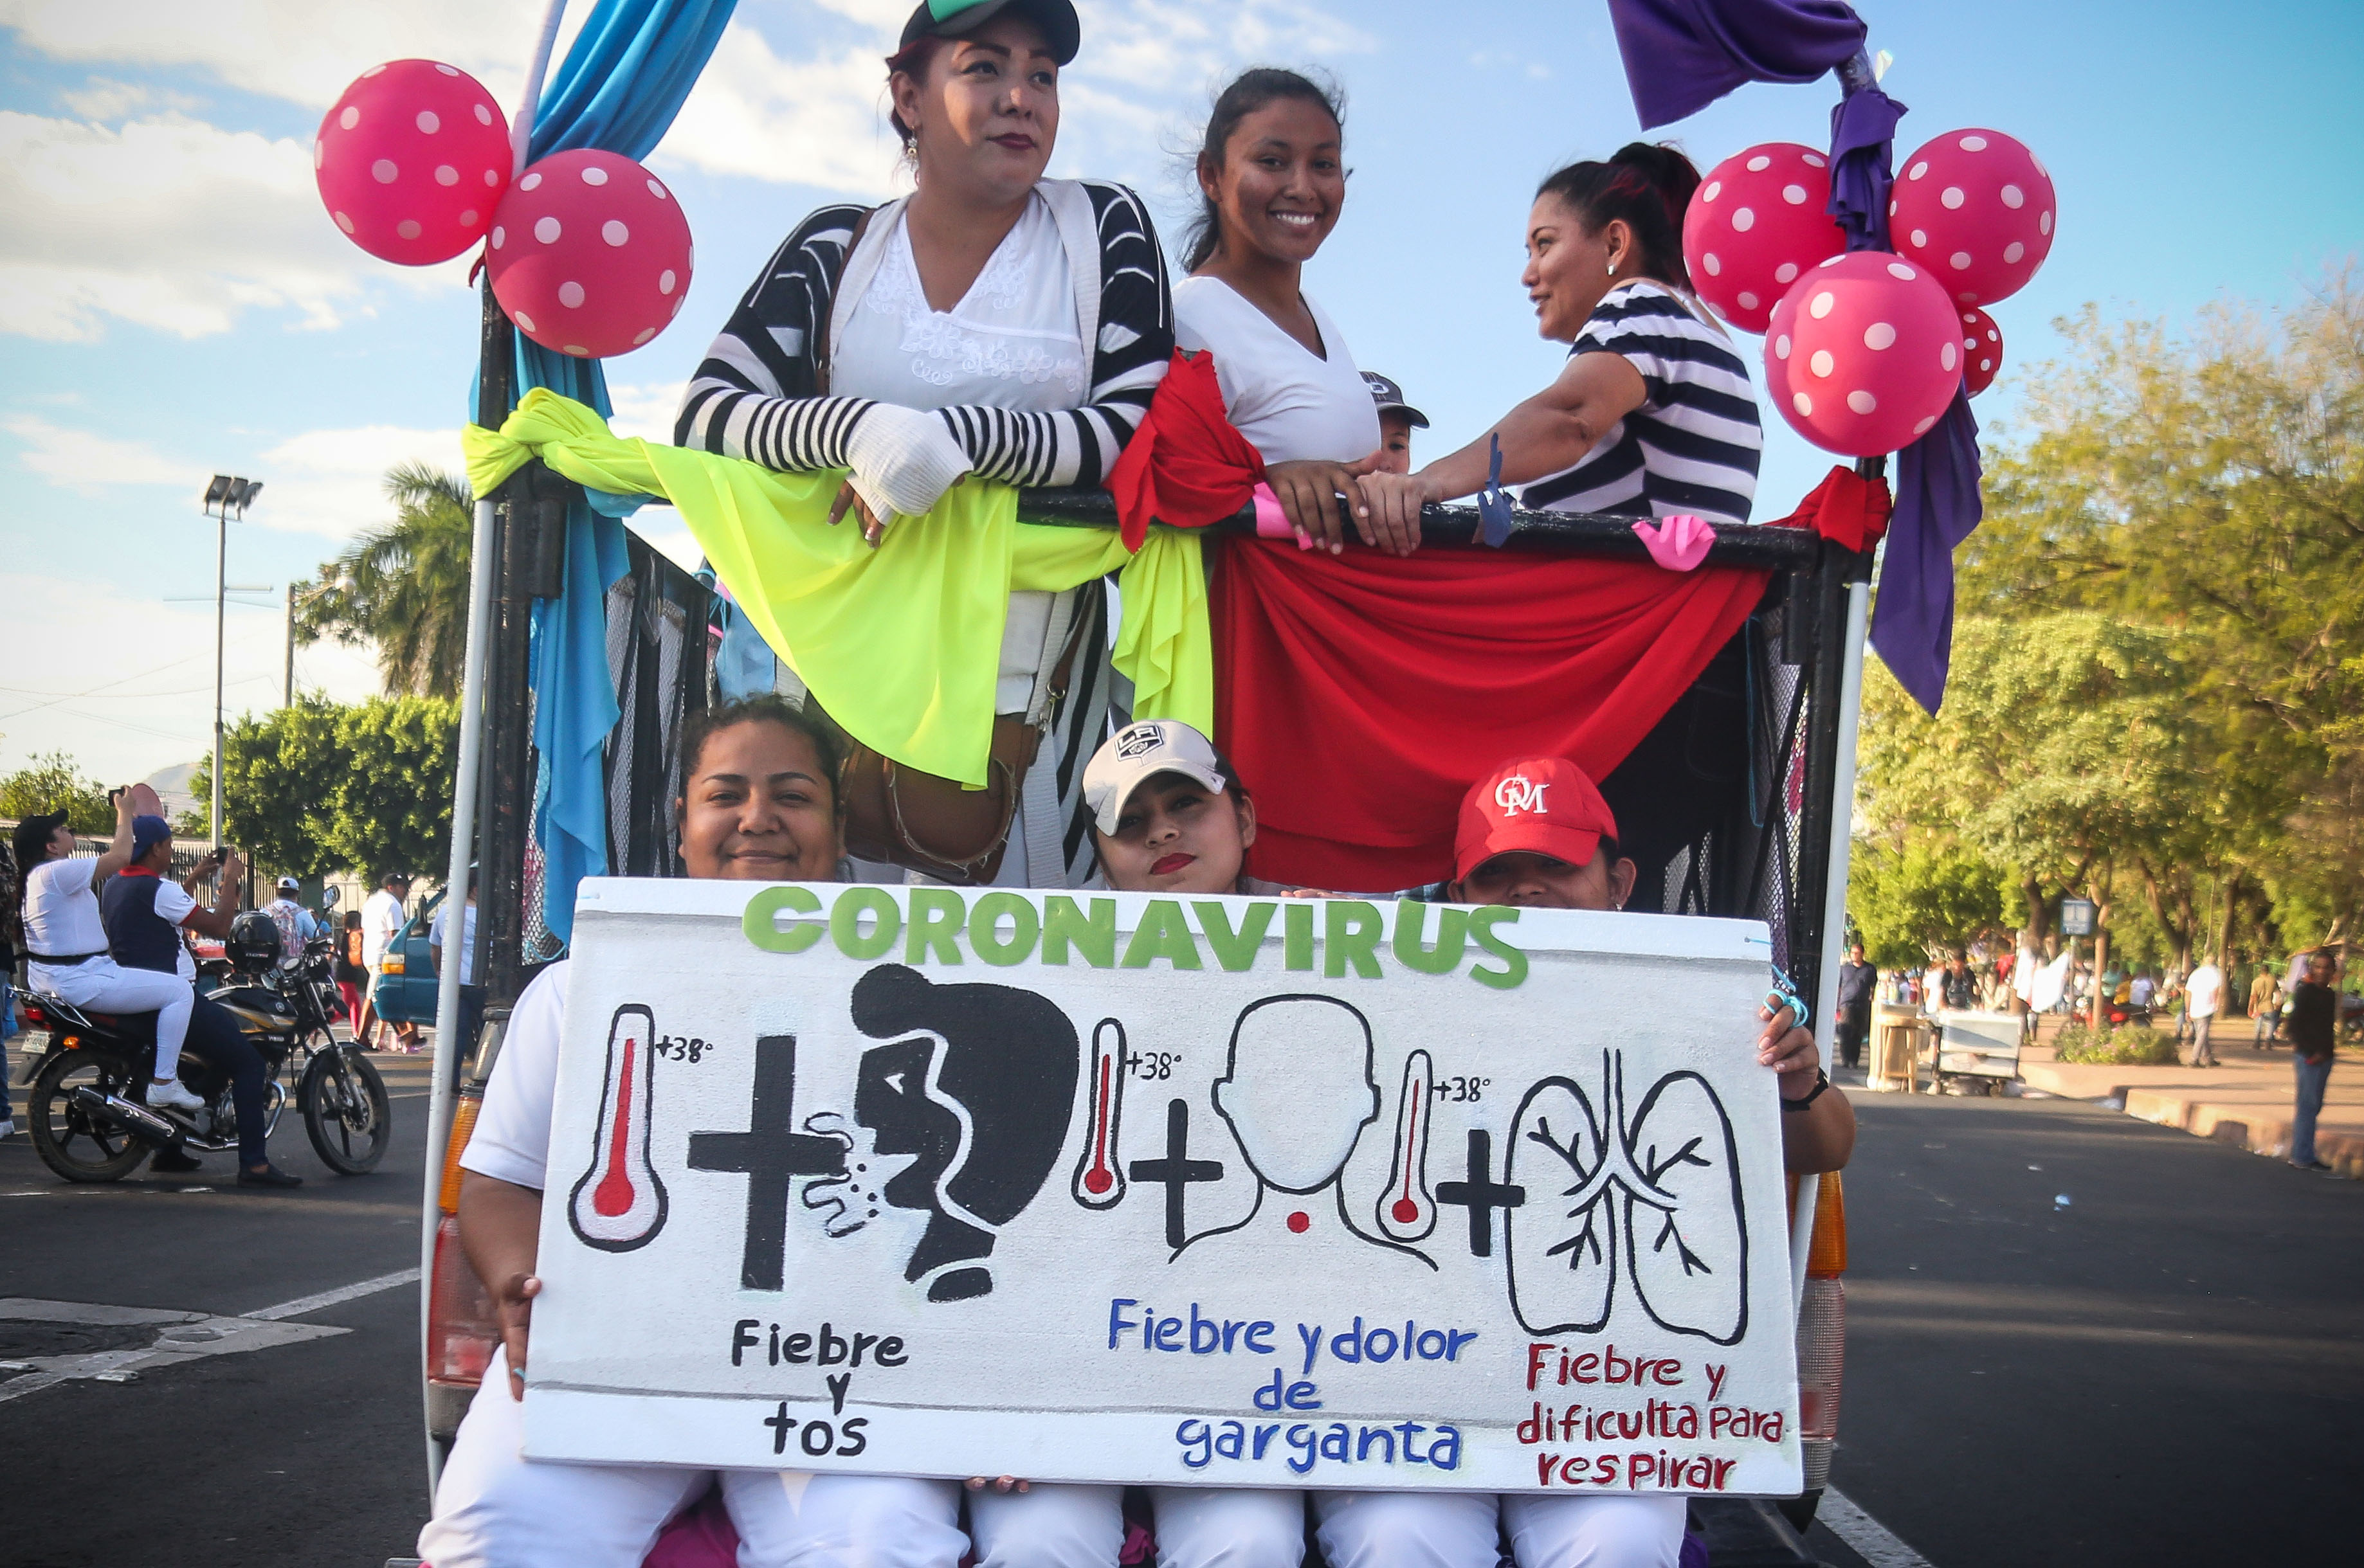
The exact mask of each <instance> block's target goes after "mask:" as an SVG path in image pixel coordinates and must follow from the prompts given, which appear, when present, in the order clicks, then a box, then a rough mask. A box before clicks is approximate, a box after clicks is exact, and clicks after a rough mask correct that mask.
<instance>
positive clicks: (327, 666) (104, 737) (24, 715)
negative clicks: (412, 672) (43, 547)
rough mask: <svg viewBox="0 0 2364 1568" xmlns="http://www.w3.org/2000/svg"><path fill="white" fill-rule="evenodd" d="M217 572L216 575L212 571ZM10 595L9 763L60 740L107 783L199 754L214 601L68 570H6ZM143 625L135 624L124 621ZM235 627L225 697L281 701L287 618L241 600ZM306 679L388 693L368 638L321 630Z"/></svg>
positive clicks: (207, 728) (208, 716)
mask: <svg viewBox="0 0 2364 1568" xmlns="http://www.w3.org/2000/svg"><path fill="white" fill-rule="evenodd" d="M211 586H212V582H211V573H210V572H208V573H207V581H206V588H207V589H208V590H210V588H211ZM0 596H5V597H6V600H7V602H8V603H9V605H10V606H12V608H11V610H10V616H9V633H10V638H9V657H8V661H7V665H6V672H5V673H0V771H6V770H8V769H12V768H16V767H19V766H22V765H23V763H24V762H25V760H26V759H28V758H29V757H31V756H33V755H35V754H36V753H39V752H42V751H65V752H67V753H69V754H71V755H72V757H74V758H75V760H76V761H77V762H80V763H81V764H82V767H83V769H84V772H86V773H93V774H95V775H96V776H98V777H99V778H102V779H105V780H106V781H107V782H108V783H110V784H112V783H120V782H121V781H123V780H125V779H136V778H142V777H145V776H146V775H147V774H149V773H153V772H155V771H156V770H157V769H159V768H161V767H165V766H169V765H171V764H173V763H175V762H190V761H192V760H194V759H195V758H197V757H199V756H201V755H203V754H204V753H205V751H206V748H207V746H209V745H210V744H211V742H212V736H213V697H214V611H213V606H212V604H211V603H210V602H208V603H206V604H203V605H184V604H168V603H164V602H162V601H160V600H157V599H153V598H140V597H137V596H135V595H127V594H121V593H118V592H117V591H115V590H114V589H112V588H110V587H109V586H108V585H107V584H106V581H105V580H104V578H103V576H101V577H92V576H88V575H84V576H81V577H77V578H74V579H72V580H71V581H68V580H65V579H61V578H50V577H41V576H34V575H29V574H26V573H5V574H0ZM125 628H138V630H137V632H136V633H134V634H131V635H126V631H125ZM226 633H227V635H226V637H225V639H224V641H225V648H224V658H223V674H224V678H225V682H224V684H225V694H224V695H225V699H226V700H225V705H224V706H226V707H227V708H228V709H229V713H230V714H231V716H232V717H236V716H237V715H239V714H241V713H245V712H249V711H252V712H263V711H267V710H268V709H271V708H273V707H276V706H279V701H280V697H281V695H283V692H284V684H283V683H284V680H285V659H286V656H287V655H286V620H285V617H284V615H280V614H276V613H273V612H272V611H269V610H257V609H241V608H238V607H235V606H233V607H232V608H231V609H230V611H229V620H228V622H227V626H226ZM296 686H297V687H298V689H302V690H320V691H325V692H326V693H328V695H329V696H331V697H334V698H336V699H337V700H338V701H340V702H353V701H358V700H359V699H361V698H363V697H368V696H374V695H377V693H378V692H379V691H380V689H381V687H380V685H379V682H378V678H377V667H376V664H375V663H374V659H373V655H372V653H371V651H370V650H368V649H366V648H345V647H341V646H340V645H337V644H334V643H329V642H321V643H316V644H314V645H313V646H311V647H309V648H299V649H297V650H296Z"/></svg>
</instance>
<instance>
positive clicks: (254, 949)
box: [223, 909, 284, 973]
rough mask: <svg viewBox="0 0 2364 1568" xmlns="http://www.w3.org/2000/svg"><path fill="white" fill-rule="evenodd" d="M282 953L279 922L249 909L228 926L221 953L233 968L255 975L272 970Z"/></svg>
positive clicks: (260, 912) (276, 965) (258, 911)
mask: <svg viewBox="0 0 2364 1568" xmlns="http://www.w3.org/2000/svg"><path fill="white" fill-rule="evenodd" d="M281 951H284V950H283V949H282V948H281V947H280V943H279V923H278V922H277V921H275V920H273V918H272V917H270V916H268V915H266V914H264V913H263V912H262V910H260V909H249V910H248V911H247V912H246V913H245V914H243V915H240V917H238V918H237V919H235V920H232V921H231V922H230V923H229V942H228V943H226V944H225V945H224V948H223V952H224V955H225V956H226V957H228V958H229V962H230V966H231V967H232V968H234V969H240V970H246V971H249V972H251V973H261V972H262V971H264V970H269V969H274V968H276V967H278V964H279V955H280V953H281Z"/></svg>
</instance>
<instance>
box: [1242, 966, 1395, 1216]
mask: <svg viewBox="0 0 2364 1568" xmlns="http://www.w3.org/2000/svg"><path fill="white" fill-rule="evenodd" d="M1215 1111H1216V1113H1217V1114H1218V1115H1220V1116H1221V1118H1223V1120H1224V1121H1225V1122H1226V1123H1228V1124H1229V1125H1230V1127H1231V1129H1232V1137H1233V1138H1234V1139H1236V1140H1238V1141H1239V1146H1240V1152H1241V1153H1243V1154H1244V1155H1246V1156H1247V1162H1248V1163H1249V1165H1250V1166H1252V1167H1254V1171H1255V1173H1256V1178H1257V1180H1259V1181H1261V1182H1262V1183H1264V1184H1265V1185H1266V1186H1268V1187H1272V1188H1275V1189H1277V1191H1280V1192H1285V1193H1311V1192H1318V1191H1320V1190H1321V1188H1323V1187H1326V1186H1328V1185H1330V1184H1332V1183H1333V1182H1335V1181H1336V1180H1337V1179H1338V1176H1339V1173H1341V1172H1343V1171H1344V1169H1345V1168H1346V1161H1347V1160H1348V1158H1349V1157H1351V1156H1352V1155H1353V1154H1354V1152H1355V1143H1356V1142H1357V1141H1358V1140H1360V1139H1361V1138H1362V1136H1363V1129H1365V1128H1366V1127H1368V1126H1370V1125H1371V1123H1372V1122H1374V1121H1376V1120H1377V1119H1378V1115H1379V1085H1378V1082H1377V1079H1376V1078H1375V1077H1374V1076H1373V1074H1372V1046H1371V1026H1370V1024H1369V1023H1368V1022H1367V1021H1366V1019H1365V1018H1364V1017H1363V1015H1362V1014H1360V1013H1358V1012H1356V1011H1355V1009H1354V1008H1353V1007H1350V1006H1347V1005H1346V1004H1345V1003H1344V1002H1341V1001H1339V1000H1337V999H1336V998H1334V997H1331V996H1267V997H1266V998H1265V999H1264V1000H1263V1001H1260V1002H1252V1003H1250V1004H1249V1005H1248V1006H1246V1007H1245V1008H1243V1009H1242V1011H1241V1013H1240V1017H1239V1021H1238V1022H1237V1023H1235V1024H1233V1025H1232V1049H1231V1055H1230V1057H1229V1059H1228V1061H1227V1062H1225V1064H1224V1068H1223V1075H1222V1076H1221V1078H1218V1079H1217V1080H1215Z"/></svg>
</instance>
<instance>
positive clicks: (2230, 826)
mask: <svg viewBox="0 0 2364 1568" xmlns="http://www.w3.org/2000/svg"><path fill="white" fill-rule="evenodd" d="M2061 327H2062V330H2063V331H2064V332H2065V333H2066V334H2067V335H2068V337H2069V339H2070V345H2071V348H2070V352H2069V355H2068V356H2067V357H2066V358H2064V359H2063V360H2062V361H2059V362H2057V363H2055V364H2051V365H2045V366H2038V367H2036V369H2035V372H2034V373H2032V375H2031V378H2030V388H2029V395H2028V399H2027V402H2026V405H2025V409H2026V413H2025V423H2026V426H2027V428H2028V431H2029V434H2028V436H2027V438H2026V439H2024V440H2021V441H2018V442H2015V443H2007V444H2005V445H2003V446H2002V447H2001V448H2000V449H1998V450H1994V451H1992V452H1990V454H1989V462H1988V485H1987V495H1988V509H1987V510H1988V521H1987V523H1986V525H1985V526H1984V527H1983V528H1980V529H1979V532H1978V533H1977V534H1975V535H1973V536H1972V538H1971V539H1970V542H1969V543H1968V545H1967V546H1966V547H1965V549H1964V551H1963V555H1962V573H1961V587H1962V599H1961V610H1962V613H1963V614H1964V615H1965V616H1980V615H1984V616H1993V617H2005V618H2009V619H2013V620H2017V619H2020V618H2022V617H2026V616H2027V615H2028V614H2029V613H2030V612H2031V611H2034V612H2035V613H2037V614H2039V615H2041V614H2049V613H2055V612H2062V611H2071V610H2081V611H2090V612H2094V613H2098V614H2103V615H2107V616H2111V617H2117V618H2118V619H2120V620H2122V621H2124V622H2126V623H2129V624H2132V625H2137V626H2143V627H2147V628H2158V629H2164V630H2171V631H2172V632H2173V633H2174V635H2175V637H2176V639H2177V640H2178V643H2179V646H2180V649H2181V650H2182V657H2183V662H2184V665H2185V668H2186V670H2187V671H2188V673H2189V675H2190V680H2189V683H2188V685H2187V689H2186V694H2185V697H2184V701H2185V703H2186V706H2187V717H2188V720H2189V722H2188V725H2187V728H2188V731H2189V734H2190V739H2191V745H2192V747H2193V753H2192V756H2191V762H2192V768H2191V774H2192V776H2191V779H2190V780H2189V781H2188V782H2189V785H2190V788H2191V797H2190V799H2189V800H2188V802H2187V806H2188V810H2187V811H2186V812H2185V813H2184V815H2183V817H2182V819H2181V820H2180V822H2178V823H2177V824H2175V825H2174V828H2173V830H2172V831H2169V832H2161V833H2158V834H2154V835H2152V836H2151V837H2149V838H2148V839H2147V840H2145V842H2144V844H2143V845H2142V846H2141V852H2140V853H2137V854H2135V855H2134V856H2132V857H2130V858H2127V859H2125V860H2124V861H2123V862H2121V867H2120V869H2122V870H2123V871H2124V874H2125V878H2126V882H2127V885H2128V886H2129V887H2131V888H2135V889H2138V890H2139V892H2140V894H2141V895H2142V897H2143V900H2144V906H2145V908H2146V910H2147V915H2148V917H2149V918H2150V920H2151V921H2152V922H2153V923H2155V924H2156V925H2157V926H2158V929H2159V933H2160V935H2161V938H2162V940H2163V941H2164V943H2165V945H2166V946H2167V947H2168V949H2169V951H2172V952H2174V953H2175V954H2176V955H2177V956H2179V957H2180V956H2184V955H2186V954H2188V953H2189V952H2190V951H2191V950H2192V949H2193V948H2195V947H2197V946H2200V945H2203V944H2204V945H2208V946H2212V947H2219V948H2222V947H2225V946H2228V945H2230V944H2231V943H2232V942H2233V941H2234V939H2235V935H2236V930H2240V929H2248V930H2250V931H2252V932H2255V933H2257V937H2258V938H2259V939H2261V938H2262V936H2263V934H2264V931H2265V929H2266V928H2269V927H2270V926H2272V925H2274V924H2276V923H2280V924H2281V925H2283V926H2285V927H2286V928H2288V932H2287V934H2289V935H2290V936H2292V940H2331V939H2334V938H2337V937H2340V936H2344V935H2346V934H2347V933H2349V932H2351V931H2352V930H2353V929H2355V926H2356V922H2357V920H2358V917H2359V914H2364V835H2359V833H2358V832H2357V831H2356V830H2355V828H2354V824H2355V823H2356V820H2357V817H2356V806H2357V804H2358V797H2359V795H2364V786H2359V784H2358V776H2359V772H2360V771H2364V594H2359V593H2358V591H2357V584H2358V582H2359V580H2364V292H2359V290H2358V287H2357V286H2356V280H2355V277H2354V275H2353V273H2352V272H2347V271H2342V272H2334V273H2332V274H2330V275H2329V276H2328V277H2327V278H2326V279H2325V281H2324V282H2323V283H2322V284H2320V285H2319V286H2318V287H2317V288H2316V289H2315V290H2314V292H2313V293H2312V294H2311V295H2309V296H2308V297H2307V298H2305V299H2304V300H2303V301H2302V302H2301V303H2300V304H2299V305H2297V306H2295V307H2294V308H2292V309H2290V310H2288V311H2285V312H2283V313H2281V314H2280V316H2278V317H2269V316H2267V315H2265V314H2262V313H2260V312H2258V311H2257V310H2254V309H2248V308H2244V307H2240V306H2225V307H2222V308H2218V309H2214V310H2211V311H2208V312H2205V313H2203V314H2202V317H2200V318H2199V319H2198V321H2197V322H2196V323H2195V324H2194V325H2193V326H2192V328H2191V330H2189V331H2188V332H2185V333H2182V334H2177V333H2174V332H2171V331H2170V330H2169V328H2167V327H2166V326H2165V325H2164V324H2161V323H2157V322H2135V323H2124V324H2114V325H2111V324H2105V323H2103V322H2102V320H2101V318H2100V317H2099V315H2098V313H2097V312H2095V311H2094V310H2092V309H2091V308H2090V307H2089V308H2088V309H2087V311H2086V312H2085V313H2084V314H2083V315H2082V316H2081V317H2079V318H2078V319H2076V320H2074V321H2071V322H2064V323H2062V324H2061ZM2212 910H2213V916H2212V915H2211V913H2210V912H2211V911H2212ZM2203 925H2206V926H2209V927H2211V928H2212V929H2202V926H2203ZM2253 940H2255V939H2253Z"/></svg>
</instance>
